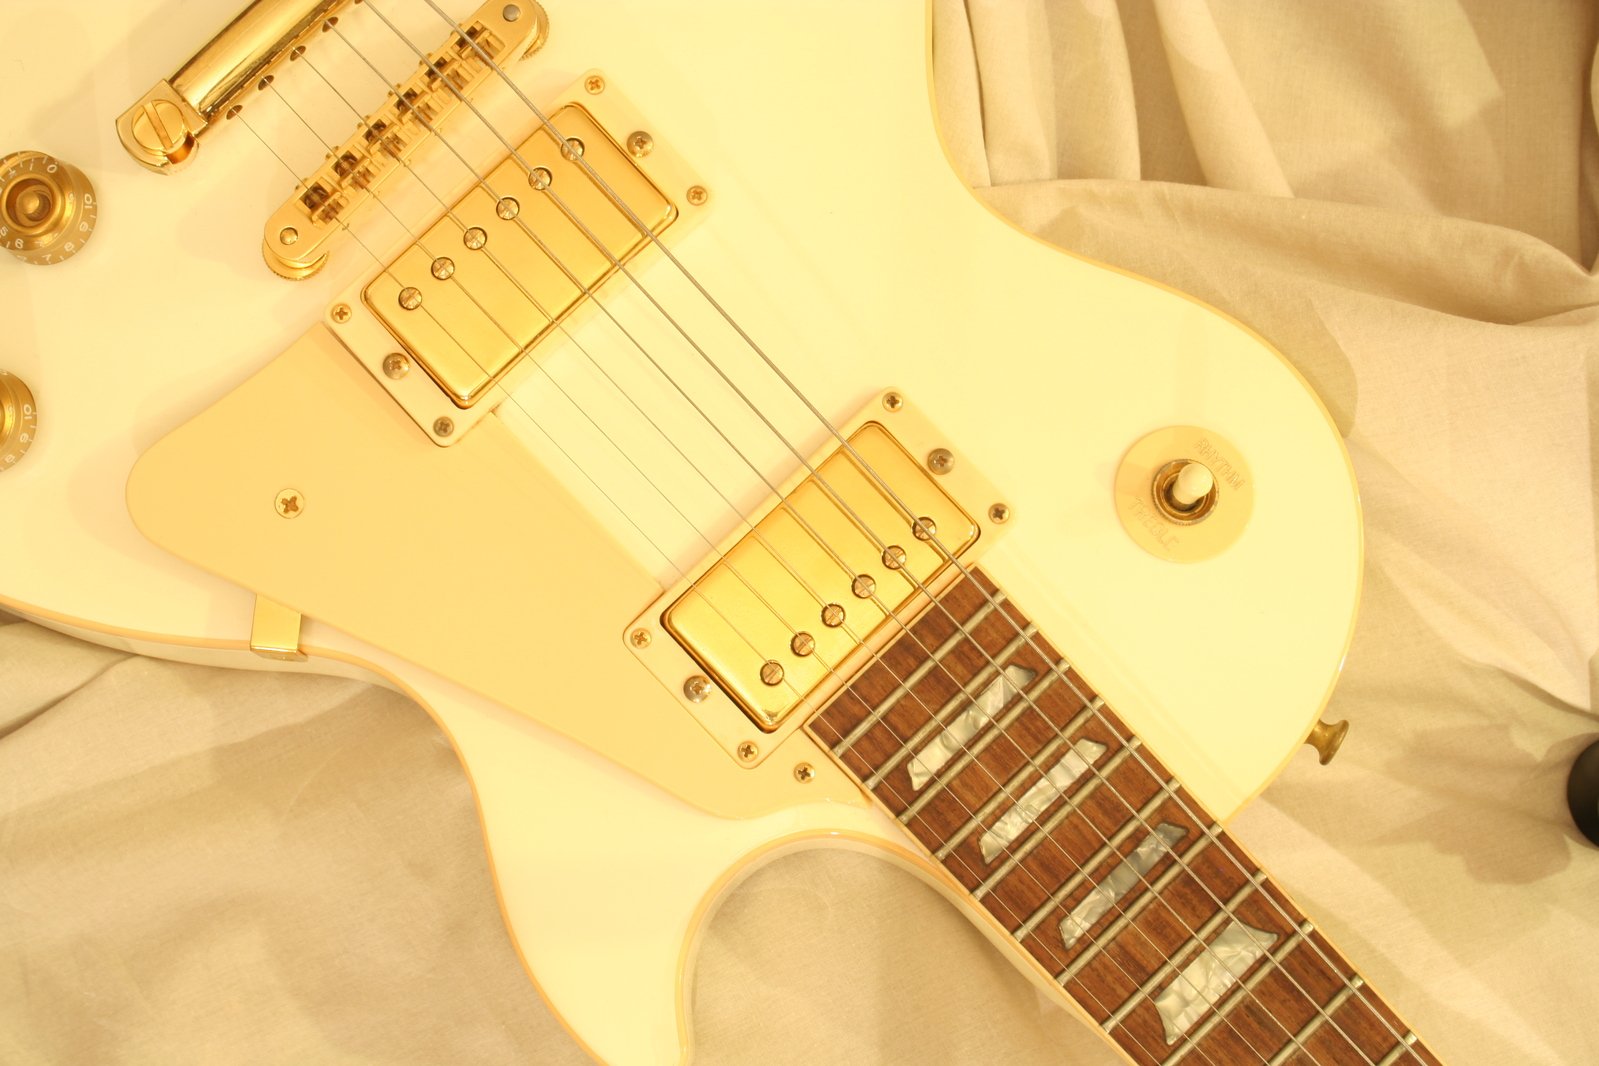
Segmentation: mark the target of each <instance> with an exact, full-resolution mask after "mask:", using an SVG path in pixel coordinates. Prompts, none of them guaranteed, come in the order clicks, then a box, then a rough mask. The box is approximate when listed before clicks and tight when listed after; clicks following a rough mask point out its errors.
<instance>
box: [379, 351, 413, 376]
mask: <svg viewBox="0 0 1599 1066" xmlns="http://www.w3.org/2000/svg"><path fill="white" fill-rule="evenodd" d="M410 372H411V360H409V359H407V358H406V357H405V356H403V355H401V354H400V353H399V352H394V353H393V354H391V355H385V356H384V357H383V373H384V374H386V375H388V376H389V377H390V378H392V379H394V380H395V381H399V380H400V379H401V378H403V377H405V375H407V374H409V373H410Z"/></svg>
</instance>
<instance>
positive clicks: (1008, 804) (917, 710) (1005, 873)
mask: <svg viewBox="0 0 1599 1066" xmlns="http://www.w3.org/2000/svg"><path fill="white" fill-rule="evenodd" d="M807 729H809V730H810V732H811V734H812V735H813V736H814V737H815V738H816V739H817V740H818V741H819V742H820V743H821V744H822V745H823V746H824V747H826V748H827V749H828V750H830V751H831V752H832V754H833V756H834V757H835V758H836V759H837V760H838V761H839V762H840V763H841V764H842V765H843V766H844V768H845V769H846V770H847V771H848V772H849V773H850V774H852V775H853V776H854V777H855V778H856V779H857V780H859V781H860V782H861V783H862V784H863V785H864V786H865V787H866V788H867V789H868V790H869V791H870V792H871V794H872V795H873V796H874V797H875V798H876V800H877V802H878V803H880V804H881V805H882V806H883V807H885V808H886V809H887V810H888V811H889V812H890V813H891V814H893V815H894V816H895V817H896V818H898V819H899V821H900V823H901V824H902V825H904V826H905V827H906V828H907V829H908V830H909V831H910V833H911V835H913V836H914V837H915V838H916V839H917V841H919V842H920V844H921V846H922V847H923V848H925V849H926V851H927V853H928V854H929V855H930V856H931V857H932V858H933V859H934V860H935V861H937V862H938V863H940V864H941V865H942V866H943V867H944V869H945V870H947V871H948V872H949V874H950V876H951V877H952V878H954V880H955V881H956V882H958V883H959V884H960V886H961V887H962V888H963V889H964V890H965V891H966V893H968V894H969V895H970V897H971V898H972V899H973V900H974V901H976V903H977V904H979V905H980V906H981V908H982V909H983V910H984V911H986V912H987V914H988V915H989V916H990V917H991V918H992V919H993V921H994V922H995V923H996V924H997V925H998V926H999V927H1000V928H1001V929H1003V930H1004V931H1005V933H1006V935H1007V936H1008V937H1009V939H1010V941H1011V943H1012V944H1013V946H1014V947H1015V948H1016V949H1017V950H1018V951H1020V952H1021V953H1023V955H1024V956H1025V960H1026V961H1027V962H1028V963H1030V964H1031V965H1032V966H1033V967H1034V969H1036V970H1037V971H1039V972H1040V973H1041V974H1043V975H1044V976H1045V977H1046V978H1047V979H1048V980H1050V981H1053V982H1054V984H1055V985H1056V986H1057V987H1059V988H1061V989H1062V990H1063V991H1064V992H1065V993H1066V994H1067V995H1068V996H1070V997H1071V999H1073V1000H1074V1001H1076V1003H1077V1005H1078V1006H1079V1007H1081V1008H1082V1011H1083V1012H1084V1013H1085V1014H1086V1015H1087V1016H1088V1017H1089V1018H1091V1019H1092V1020H1093V1021H1094V1022H1095V1023H1096V1024H1097V1025H1098V1026H1099V1027H1100V1029H1101V1030H1102V1031H1103V1032H1104V1033H1105V1035H1106V1036H1107V1037H1109V1038H1110V1039H1111V1040H1113V1041H1114V1042H1115V1044H1116V1045H1117V1046H1118V1047H1119V1048H1120V1049H1121V1050H1122V1051H1123V1052H1124V1053H1125V1054H1126V1055H1127V1056H1128V1057H1129V1058H1130V1059H1131V1060H1132V1061H1134V1062H1137V1063H1140V1064H1148V1066H1154V1064H1171V1063H1176V1062H1183V1061H1186V1062H1190V1063H1206V1062H1210V1063H1216V1064H1231V1063H1248V1062H1257V1061H1258V1062H1268V1063H1272V1064H1276V1063H1306V1062H1311V1063H1340V1064H1341V1063H1351V1064H1354V1063H1361V1064H1373V1063H1382V1064H1389V1063H1412V1062H1421V1063H1435V1062H1437V1061H1438V1060H1437V1059H1436V1058H1435V1057H1434V1056H1433V1055H1432V1054H1431V1053H1430V1052H1429V1051H1428V1050H1427V1049H1426V1048H1425V1047H1424V1046H1423V1045H1422V1044H1421V1042H1420V1041H1419V1040H1418V1039H1417V1037H1416V1035H1415V1034H1414V1033H1413V1032H1411V1030H1410V1029H1409V1027H1408V1026H1407V1025H1405V1023H1403V1022H1402V1021H1400V1019H1399V1017H1398V1015H1397V1014H1395V1012H1394V1011H1393V1010H1392V1009H1391V1008H1390V1007H1389V1006H1388V1004H1387V1003H1386V1002H1384V1001H1383V999H1382V998H1381V997H1380V996H1379V995H1377V993H1376V992H1375V990H1373V989H1372V988H1371V986H1370V985H1369V984H1367V983H1366V982H1365V981H1364V980H1363V979H1362V978H1361V977H1360V975H1359V974H1358V973H1356V972H1355V970H1354V968H1353V967H1351V966H1350V965H1349V963H1348V962H1347V961H1346V960H1345V959H1344V958H1343V956H1341V955H1340V954H1339V953H1338V952H1337V951H1335V950H1334V949H1333V947H1332V945H1331V944H1329V943H1328V942H1327V940H1326V938H1325V937H1323V936H1322V934H1321V933H1320V932H1319V931H1318V930H1317V929H1316V928H1315V927H1314V925H1313V924H1312V923H1311V922H1310V921H1309V920H1308V919H1307V918H1306V917H1305V915H1304V914H1303V912H1301V911H1300V909H1299V908H1298V907H1297V906H1295V904H1294V902H1293V901H1292V900H1291V899H1289V897H1288V895H1287V894H1286V893H1285V892H1283V891H1282V889H1281V888H1279V887H1278V886H1277V885H1276V884H1274V883H1273V882H1272V881H1271V879H1270V878H1269V877H1267V875H1266V874H1265V872H1264V871H1262V870H1261V869H1260V867H1259V865H1258V864H1256V863H1255V862H1254V860H1253V859H1252V858H1250V856H1249V855H1248V854H1247V853H1246V852H1245V851H1244V850H1243V849H1242V848H1241V847H1239V846H1238V845H1237V844H1236V843H1235V842H1234V841H1233V840H1232V838H1231V837H1230V836H1229V835H1228V834H1227V832H1226V831H1225V830H1224V829H1223V828H1222V827H1221V825H1220V824H1219V823H1218V822H1217V821H1216V819H1215V818H1213V817H1212V816H1211V815H1210V814H1209V813H1208V812H1207V811H1206V810H1205V809H1204V808H1203V807H1202V806H1201V805H1200V804H1199V803H1198V801H1197V800H1195V798H1194V797H1193V796H1192V795H1191V794H1190V793H1189V792H1188V791H1187V790H1186V789H1185V788H1184V787H1183V786H1182V784H1181V783H1180V782H1178V781H1177V780H1175V779H1174V778H1173V777H1172V776H1171V774H1170V773H1169V772H1168V771H1167V770H1166V768H1165V767H1164V766H1163V765H1162V764H1161V762H1160V760H1159V759H1158V758H1157V757H1156V756H1155V754H1154V753H1153V752H1151V751H1150V750H1149V749H1148V747H1146V746H1145V745H1144V744H1143V743H1142V742H1141V741H1140V740H1139V738H1138V737H1137V736H1136V735H1134V734H1133V733H1132V732H1131V731H1130V730H1129V729H1128V728H1127V727H1126V726H1125V725H1124V724H1123V723H1122V722H1121V720H1120V719H1119V718H1118V717H1117V716H1116V715H1115V713H1114V712H1113V711H1112V710H1111V709H1110V708H1109V707H1107V706H1106V705H1105V703H1104V701H1103V700H1102V699H1100V698H1099V697H1098V696H1097V695H1096V694H1095V693H1094V692H1093V691H1092V690H1091V689H1090V688H1089V687H1088V685H1087V683H1086V682H1085V681H1084V680H1083V678H1082V677H1080V676H1079V675H1078V674H1077V673H1076V671H1075V670H1073V669H1072V668H1071V666H1070V664H1069V663H1068V662H1067V661H1066V660H1065V659H1064V658H1063V657H1062V656H1061V655H1060V653H1059V652H1057V651H1056V650H1055V649H1054V648H1053V647H1052V646H1051V645H1050V644H1049V642H1048V641H1047V640H1045V639H1044V638H1043V637H1042V636H1041V635H1039V634H1038V633H1037V632H1036V629H1035V627H1034V626H1033V624H1032V623H1031V622H1030V621H1029V620H1028V619H1027V617H1026V616H1025V615H1024V614H1023V613H1022V612H1021V611H1020V609H1019V608H1018V607H1017V606H1016V604H1015V603H1014V602H1013V601H1011V600H1010V599H1009V598H1008V597H1007V596H1006V595H1005V594H1004V593H1003V592H1001V591H1000V590H999V589H998V588H997V587H996V586H995V585H994V584H993V583H992V582H991V581H990V580H989V579H988V578H987V577H986V576H985V575H983V574H982V573H980V572H976V571H973V572H971V574H970V575H969V576H963V577H962V578H961V579H960V580H959V581H957V582H956V583H955V584H953V585H952V586H951V587H950V588H949V589H948V590H947V591H945V592H944V593H942V594H941V595H940V596H939V597H938V599H937V601H936V603H935V604H934V605H933V606H932V607H931V608H930V609H929V610H927V611H926V612H925V613H924V614H923V615H922V617H921V618H920V619H919V620H918V621H917V622H916V623H915V624H914V625H912V626H910V627H909V628H908V629H907V630H906V631H905V632H904V633H902V634H901V635H900V636H899V637H898V638H897V639H896V640H895V641H894V642H893V643H892V644H891V645H890V646H889V647H887V648H886V649H885V650H884V652H883V654H882V656H881V657H880V658H879V659H878V660H876V661H875V662H874V663H873V664H872V665H871V666H870V667H869V668H867V669H865V670H863V671H862V672H861V673H860V675H859V676H858V677H856V678H855V679H854V681H853V682H852V683H851V684H850V685H849V686H848V687H847V688H845V689H844V690H843V691H841V692H840V693H839V694H838V695H837V696H836V697H835V698H834V699H833V700H832V701H831V702H830V703H829V704H828V705H827V706H826V707H824V708H823V709H822V711H821V712H820V713H818V714H817V715H816V717H815V718H814V719H812V720H811V722H810V723H808V725H807Z"/></svg>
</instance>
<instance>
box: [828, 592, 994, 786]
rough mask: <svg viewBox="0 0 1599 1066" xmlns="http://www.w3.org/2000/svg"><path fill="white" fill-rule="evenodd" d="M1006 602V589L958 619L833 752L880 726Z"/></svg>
mask: <svg viewBox="0 0 1599 1066" xmlns="http://www.w3.org/2000/svg"><path fill="white" fill-rule="evenodd" d="M1004 602H1005V594H1004V593H1002V592H1000V593H995V594H994V595H993V596H991V597H988V598H987V599H985V600H984V601H983V603H982V604H981V605H980V606H979V607H978V608H977V610H975V611H973V612H972V615H971V617H970V618H968V619H966V620H965V621H964V622H957V623H956V629H955V632H953V633H951V634H950V635H949V636H948V637H946V638H945V639H944V642H943V643H942V644H940V645H939V646H938V647H936V648H934V649H933V652H932V654H931V655H929V656H928V658H927V661H926V662H924V663H922V664H921V665H920V666H918V667H917V668H916V669H914V670H912V671H911V672H910V673H909V674H906V675H905V678H904V680H902V681H901V682H900V683H899V685H898V686H896V687H895V689H894V691H893V692H890V693H889V694H888V696H886V697H885V698H884V699H883V702H882V703H880V704H878V705H877V707H875V708H873V709H871V710H869V711H868V712H867V714H866V717H865V718H863V719H861V721H860V722H859V723H858V724H857V725H856V726H855V728H854V729H851V730H850V731H849V734H848V735H847V736H845V737H844V738H843V739H842V740H840V741H839V742H838V743H837V744H836V745H834V747H833V754H835V755H843V754H844V753H845V752H846V751H848V750H849V749H850V748H852V747H854V746H855V742H856V741H858V740H860V739H861V737H863V736H865V735H866V732H867V730H869V729H871V728H872V726H874V725H876V724H877V723H878V721H879V720H880V719H881V718H882V717H883V715H885V714H887V713H888V712H889V711H891V710H893V709H894V706H895V705H896V704H897V703H899V701H900V700H901V699H902V698H904V697H905V696H906V695H907V694H909V692H910V690H911V689H912V688H914V687H915V686H916V685H917V684H918V683H920V682H921V680H922V678H924V677H926V676H927V675H928V674H930V673H932V672H933V668H934V667H935V666H937V665H938V664H939V663H940V662H942V661H943V659H944V656H946V655H948V654H949V653H950V652H951V651H953V650H954V648H955V646H956V645H957V644H959V643H960V642H961V641H963V640H968V639H970V637H971V631H972V630H973V629H976V628H977V627H978V626H979V625H981V624H982V623H983V621H984V620H985V619H986V618H987V617H988V616H989V615H990V614H992V613H993V612H994V611H995V610H996V609H998V607H999V605H1000V604H1001V603H1004ZM907 632H908V630H907Z"/></svg>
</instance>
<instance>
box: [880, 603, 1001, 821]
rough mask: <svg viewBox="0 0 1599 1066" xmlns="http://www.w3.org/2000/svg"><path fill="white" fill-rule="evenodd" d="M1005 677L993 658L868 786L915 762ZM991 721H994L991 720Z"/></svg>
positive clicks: (911, 737) (952, 678)
mask: <svg viewBox="0 0 1599 1066" xmlns="http://www.w3.org/2000/svg"><path fill="white" fill-rule="evenodd" d="M1026 639H1027V638H1026V635H1025V634H1021V633H1018V634H1017V635H1016V636H1015V638H1013V639H1012V640H1011V642H1010V643H1009V644H1006V645H1005V647H1004V648H1002V649H1001V650H1000V653H999V657H1000V658H1001V659H1008V658H1010V657H1011V656H1012V655H1015V654H1016V652H1017V650H1018V649H1020V648H1021V646H1022V642H1023V641H1024V640H1026ZM945 676H949V672H948V671H947V670H946V671H945ZM1004 676H1005V671H1004V668H1003V667H1001V666H999V664H998V663H994V662H992V661H991V662H990V665H988V666H985V667H983V668H982V669H981V670H979V671H978V672H977V673H975V674H973V675H972V676H971V679H970V680H968V681H967V682H966V684H964V685H961V686H959V688H958V689H957V691H956V692H955V694H954V695H953V696H951V697H950V698H949V699H947V700H945V701H944V702H943V704H942V705H940V706H939V708H938V710H937V711H935V712H934V713H933V717H932V718H930V719H928V721H927V724H926V725H924V726H922V727H921V728H920V729H918V730H917V731H916V732H914V733H912V734H911V736H910V739H908V740H906V741H905V743H904V744H902V745H900V747H899V748H898V750H896V751H895V753H894V754H893V755H892V756H890V757H889V759H888V760H887V761H886V762H884V763H883V764H882V765H881V766H879V767H878V768H877V769H875V770H873V771H872V775H871V776H870V777H868V778H867V779H866V781H865V784H866V787H867V788H868V789H875V788H876V787H877V785H878V783H879V782H880V781H882V780H883V778H885V777H887V776H888V775H889V774H891V773H893V772H894V768H895V767H896V766H898V765H899V763H900V760H901V759H904V758H907V757H909V758H910V759H912V760H913V761H914V759H915V757H916V756H915V752H916V750H917V749H918V748H920V747H921V746H922V745H923V744H924V743H926V741H927V740H928V739H929V738H930V737H931V736H932V735H933V734H934V733H936V732H939V731H940V730H941V729H946V730H947V729H949V728H950V727H951V725H952V724H953V719H956V718H959V717H960V716H961V714H962V713H963V708H964V707H965V705H966V704H968V703H973V702H975V701H976V699H977V697H978V696H979V695H981V694H982V691H983V690H984V689H985V688H987V687H988V686H989V685H992V684H993V683H994V682H995V681H998V680H1001V679H1003V678H1004ZM950 680H951V681H954V680H955V679H954V677H950ZM1007 702H1009V701H1007ZM922 706H924V707H925V706H926V704H925V703H924V704H923V705H922ZM879 722H882V719H881V718H878V719H877V721H876V722H873V723H872V724H873V725H876V724H878V723H879ZM988 724H992V723H991V722H990V723H988ZM970 743H971V742H970V741H968V742H967V743H966V744H962V745H961V748H962V749H963V750H968V751H969V750H970V748H969V747H968V744H970ZM940 776H942V775H940Z"/></svg>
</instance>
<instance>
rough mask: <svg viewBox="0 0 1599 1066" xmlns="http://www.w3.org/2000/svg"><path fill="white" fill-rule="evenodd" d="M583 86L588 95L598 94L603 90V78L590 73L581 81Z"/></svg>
mask: <svg viewBox="0 0 1599 1066" xmlns="http://www.w3.org/2000/svg"><path fill="white" fill-rule="evenodd" d="M583 88H585V89H587V90H588V91H589V95H590V96H598V95H600V93H603V92H604V91H605V79H604V78H602V77H600V76H599V75H598V74H590V75H589V76H588V78H587V80H585V81H584V82H583Z"/></svg>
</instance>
